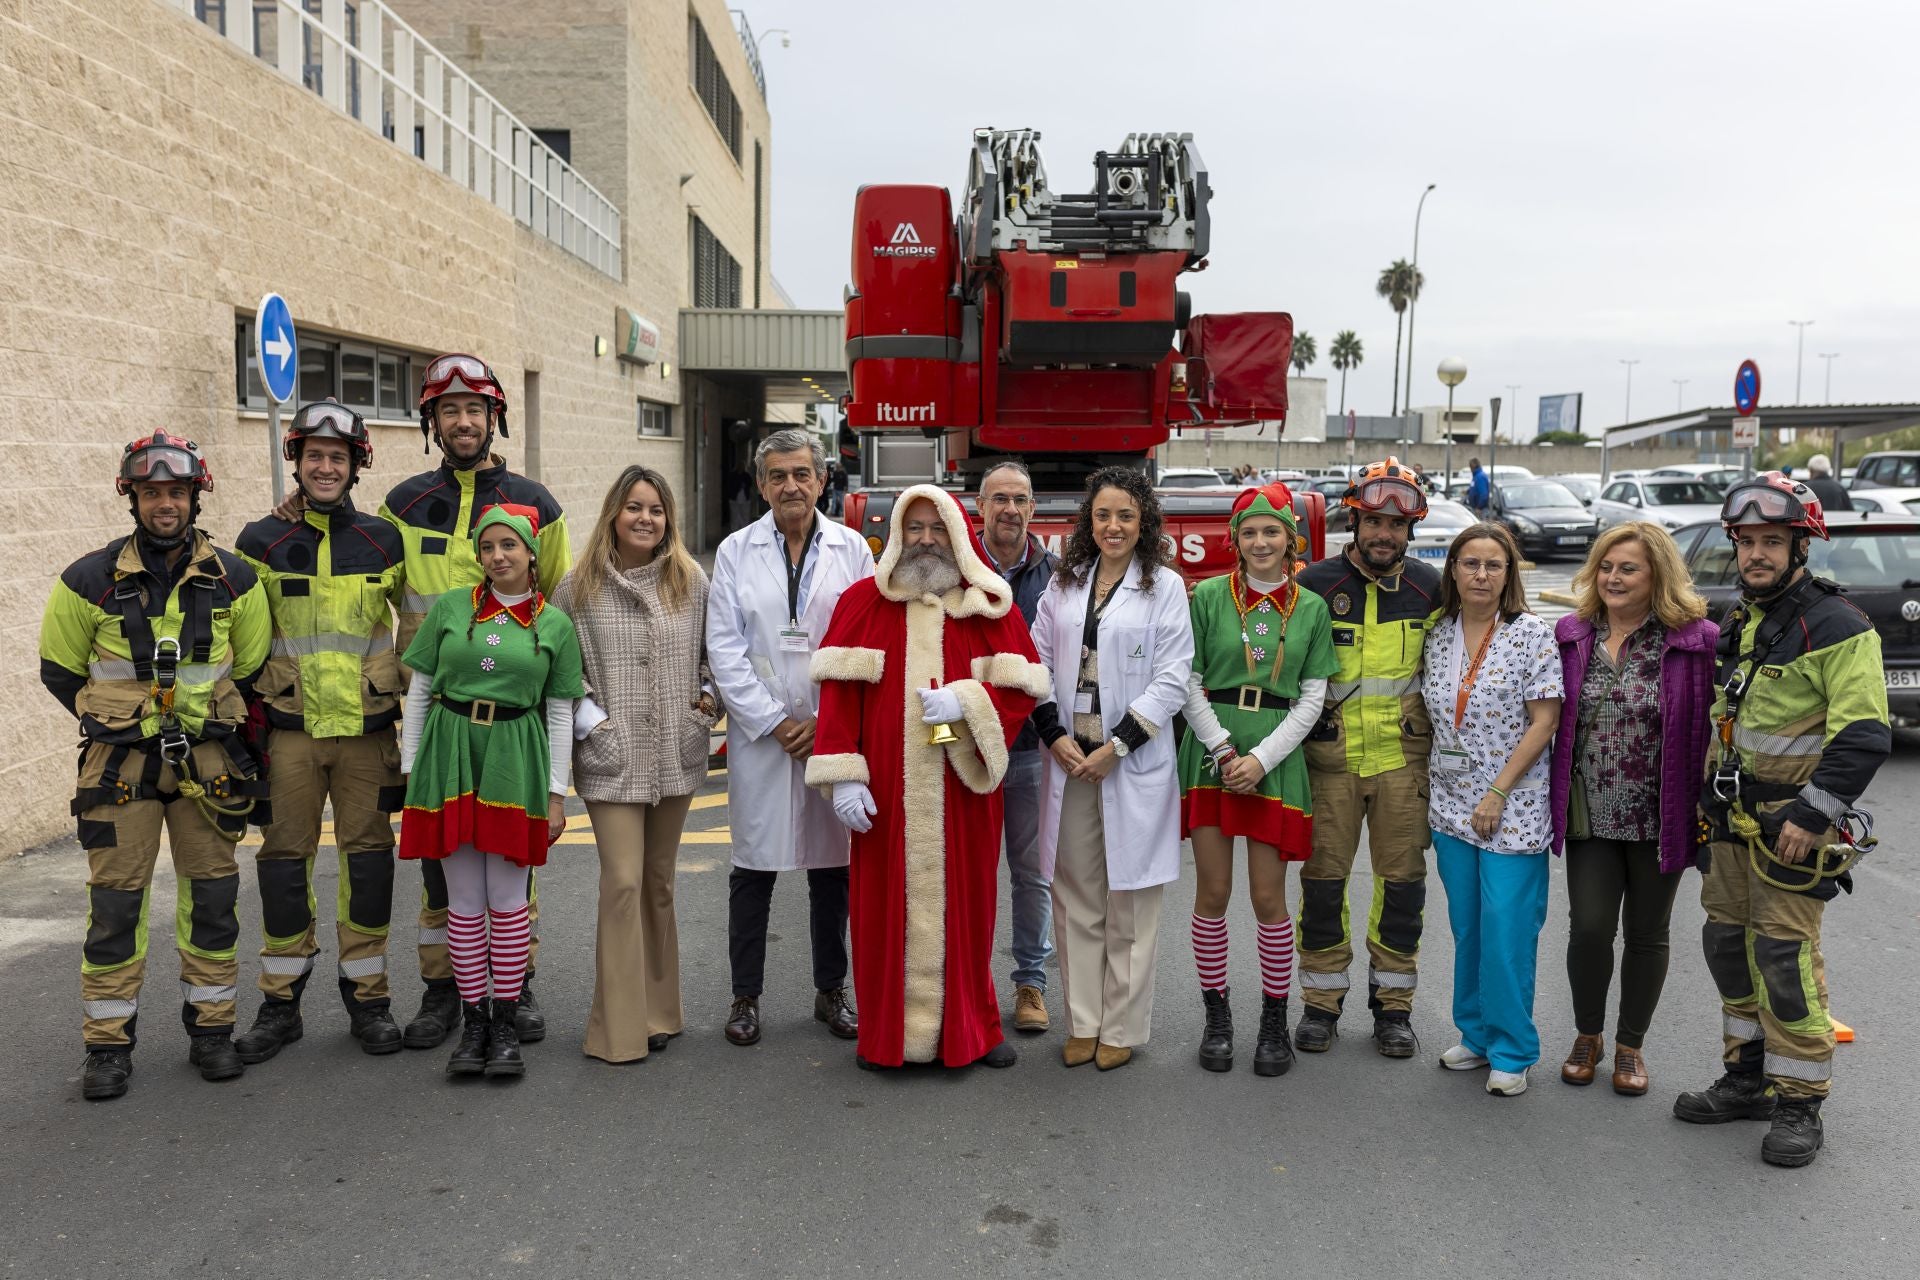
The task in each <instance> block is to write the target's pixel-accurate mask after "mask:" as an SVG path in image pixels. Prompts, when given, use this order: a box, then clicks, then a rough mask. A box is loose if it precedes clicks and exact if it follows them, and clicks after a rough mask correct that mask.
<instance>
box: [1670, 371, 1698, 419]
mask: <svg viewBox="0 0 1920 1280" xmlns="http://www.w3.org/2000/svg"><path fill="white" fill-rule="evenodd" d="M1692 381H1693V379H1692V378H1675V379H1674V380H1673V411H1674V412H1675V413H1679V412H1680V411H1681V410H1682V409H1684V408H1686V407H1687V406H1686V394H1687V384H1688V383H1689V382H1692Z"/></svg>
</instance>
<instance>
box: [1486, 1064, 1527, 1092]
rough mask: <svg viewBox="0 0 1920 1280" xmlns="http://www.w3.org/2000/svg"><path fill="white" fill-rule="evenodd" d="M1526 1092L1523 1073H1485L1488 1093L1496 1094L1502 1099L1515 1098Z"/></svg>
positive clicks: (1524, 1073) (1525, 1080) (1525, 1074)
mask: <svg viewBox="0 0 1920 1280" xmlns="http://www.w3.org/2000/svg"><path fill="white" fill-rule="evenodd" d="M1526 1091H1527V1073H1526V1072H1525V1071H1489V1072H1487V1092H1488V1093H1497V1094H1499V1095H1500V1096H1501V1097H1503V1098H1517V1097H1519V1096H1520V1095H1521V1094H1523V1093H1525V1092H1526Z"/></svg>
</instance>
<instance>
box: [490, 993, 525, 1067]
mask: <svg viewBox="0 0 1920 1280" xmlns="http://www.w3.org/2000/svg"><path fill="white" fill-rule="evenodd" d="M519 1011H520V1002H519V1001H518V1000H502V999H501V998H500V997H498V996H495V997H494V998H493V1036H492V1038H491V1039H490V1040H488V1042H487V1068H486V1070H487V1074H488V1075H490V1076H523V1075H525V1074H527V1062H526V1059H525V1058H522V1057H521V1056H520V1032H519V1031H518V1030H517V1029H516V1028H515V1026H514V1022H513V1016H514V1014H516V1013H518V1012H519Z"/></svg>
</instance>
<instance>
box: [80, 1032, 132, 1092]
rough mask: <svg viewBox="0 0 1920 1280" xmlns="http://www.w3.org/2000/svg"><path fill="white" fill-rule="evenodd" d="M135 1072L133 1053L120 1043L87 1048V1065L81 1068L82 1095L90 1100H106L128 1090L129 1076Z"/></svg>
mask: <svg viewBox="0 0 1920 1280" xmlns="http://www.w3.org/2000/svg"><path fill="white" fill-rule="evenodd" d="M132 1074H133V1054H132V1053H131V1052H130V1051H129V1050H127V1049H123V1048H121V1047H120V1046H118V1045H102V1046H100V1047H99V1048H96V1049H89V1050H87V1061H86V1065H85V1066H83V1067H81V1068H80V1096H81V1097H83V1098H85V1099H86V1100H87V1101H89V1102H105V1101H106V1100H107V1099H108V1098H117V1097H119V1096H120V1095H121V1094H123V1093H125V1092H126V1091H127V1077H128V1076H130V1075H132Z"/></svg>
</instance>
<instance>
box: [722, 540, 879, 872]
mask: <svg viewBox="0 0 1920 1280" xmlns="http://www.w3.org/2000/svg"><path fill="white" fill-rule="evenodd" d="M817 530H818V532H817V533H816V535H815V541H814V544H813V547H812V550H811V552H810V553H809V557H810V563H811V564H812V569H811V575H812V576H811V578H810V580H809V585H808V590H807V597H806V607H805V608H804V609H802V610H801V614H800V625H801V626H802V627H804V628H805V629H806V632H807V636H808V640H809V643H808V646H807V649H806V651H805V652H804V653H788V652H785V651H783V650H782V649H781V647H780V631H781V629H782V628H783V627H785V626H786V625H787V621H788V619H787V550H786V539H785V537H784V536H782V535H781V533H780V531H779V530H778V529H777V528H775V527H774V523H773V515H772V513H771V512H769V513H768V514H766V515H763V516H761V517H760V518H759V519H758V520H756V521H755V522H754V523H752V524H750V525H748V526H747V527H746V528H744V529H740V530H737V531H735V532H734V533H732V534H730V535H728V537H727V539H726V541H724V542H722V543H721V544H720V550H719V551H718V552H717V553H715V555H714V562H713V580H712V585H711V587H710V588H709V590H708V594H707V662H708V665H709V666H710V667H711V668H712V670H713V683H714V686H715V687H716V688H717V689H718V690H719V691H720V700H721V702H722V703H724V704H725V706H726V709H727V809H728V813H729V814H730V816H731V818H732V825H733V865H734V866H736V867H746V868H749V869H751V870H756V871H795V870H801V869H805V868H811V867H844V866H846V865H847V829H846V828H845V827H843V826H842V825H840V820H839V819H838V818H836V817H834V814H833V805H832V803H831V802H830V801H829V800H828V799H827V798H826V797H824V796H822V795H821V794H820V793H819V792H817V791H814V790H812V789H810V788H809V787H808V786H807V785H806V772H807V767H806V762H805V761H804V760H795V759H793V758H792V757H791V756H789V755H787V753H786V751H785V750H783V749H782V748H781V746H780V743H779V741H778V740H777V739H775V738H774V737H772V736H771V735H772V732H773V728H774V726H775V725H777V724H779V723H780V722H781V721H782V720H783V719H785V718H787V717H788V716H791V717H793V718H794V719H795V720H805V719H807V718H808V717H809V716H813V715H817V714H818V713H819V709H820V691H819V688H818V687H817V686H816V685H815V684H814V683H813V681H812V679H811V678H810V677H809V676H808V674H807V667H808V664H809V663H810V662H811V661H812V660H813V651H814V650H815V649H818V648H819V647H820V641H821V638H822V637H824V636H825V635H826V633H827V623H828V622H829V621H831V620H832V618H833V608H834V606H835V605H836V604H838V603H839V602H840V594H841V593H842V592H843V591H845V590H846V589H847V588H848V587H850V586H852V585H853V584H854V583H856V582H858V581H860V580H861V579H862V578H871V577H872V576H873V552H871V551H870V550H868V549H867V544H866V542H865V541H864V540H863V539H862V538H861V537H860V535H859V534H857V533H855V532H854V531H853V530H851V529H849V528H847V527H846V526H845V525H843V524H840V523H839V522H838V521H833V520H829V519H827V518H826V517H825V516H822V517H820V520H819V524H818V526H817Z"/></svg>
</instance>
